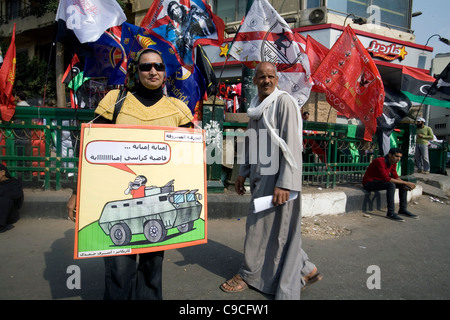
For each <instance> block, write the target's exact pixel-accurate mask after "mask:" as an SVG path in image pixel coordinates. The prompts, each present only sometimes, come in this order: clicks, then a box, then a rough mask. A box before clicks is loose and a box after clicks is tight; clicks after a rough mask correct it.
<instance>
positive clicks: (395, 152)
mask: <svg viewBox="0 0 450 320" xmlns="http://www.w3.org/2000/svg"><path fill="white" fill-rule="evenodd" d="M388 159H389V163H390V164H391V165H392V164H397V162H399V161H400V160H401V159H402V150H401V149H399V148H391V149H390V150H389V153H388Z"/></svg>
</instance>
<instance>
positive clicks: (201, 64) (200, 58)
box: [195, 45, 218, 100]
mask: <svg viewBox="0 0 450 320" xmlns="http://www.w3.org/2000/svg"><path fill="white" fill-rule="evenodd" d="M195 65H196V67H197V68H198V72H200V73H201V74H202V76H203V78H204V82H205V85H206V94H207V96H210V95H216V93H217V84H218V83H217V78H216V74H215V73H214V69H213V67H212V65H211V61H209V58H208V56H207V55H206V52H205V51H204V50H203V48H202V46H201V45H198V46H197V53H196V56H195ZM205 100H206V99H205Z"/></svg>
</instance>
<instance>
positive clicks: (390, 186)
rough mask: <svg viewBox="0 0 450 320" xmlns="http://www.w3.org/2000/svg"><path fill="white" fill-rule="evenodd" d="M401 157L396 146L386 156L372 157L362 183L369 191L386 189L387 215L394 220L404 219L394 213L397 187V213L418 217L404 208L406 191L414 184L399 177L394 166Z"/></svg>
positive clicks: (400, 152) (412, 187) (405, 205)
mask: <svg viewBox="0 0 450 320" xmlns="http://www.w3.org/2000/svg"><path fill="white" fill-rule="evenodd" d="M401 158H402V151H401V150H400V149H398V148H392V149H390V150H389V153H388V154H387V155H386V156H384V157H379V158H377V159H374V160H373V161H372V163H371V164H370V165H369V167H368V168H367V170H366V173H365V174H364V177H363V180H362V184H363V187H364V189H365V190H367V191H369V192H370V191H378V190H386V198H387V207H388V211H387V217H388V218H390V219H392V220H395V221H405V220H404V219H403V218H402V217H400V216H398V215H397V214H396V213H395V205H394V194H395V189H396V188H398V190H399V197H400V208H399V211H398V213H399V214H402V215H405V216H408V217H410V218H413V219H418V216H416V215H415V214H412V213H411V212H409V211H408V210H407V209H406V207H407V205H408V202H407V192H408V191H409V190H412V189H414V188H415V187H416V185H415V184H414V183H412V182H409V181H404V180H402V179H400V178H399V176H398V174H397V170H396V167H397V163H398V162H399V161H400V159H401Z"/></svg>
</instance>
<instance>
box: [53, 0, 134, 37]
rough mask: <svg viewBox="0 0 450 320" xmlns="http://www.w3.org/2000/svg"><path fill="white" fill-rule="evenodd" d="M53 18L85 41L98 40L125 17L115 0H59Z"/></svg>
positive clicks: (124, 19)
mask: <svg viewBox="0 0 450 320" xmlns="http://www.w3.org/2000/svg"><path fill="white" fill-rule="evenodd" d="M55 20H56V21H58V23H59V24H61V25H65V27H66V28H67V29H69V30H71V31H73V33H74V34H75V36H76V37H77V38H78V40H79V41H80V42H81V43H86V42H94V41H96V40H98V39H99V38H100V37H101V36H102V34H103V32H104V31H106V30H107V29H109V28H111V27H114V26H120V25H121V24H122V23H123V22H125V21H126V20H127V17H126V16H125V13H124V12H123V10H122V8H121V7H120V5H119V4H118V3H117V1H116V0H89V1H80V0H61V1H60V2H59V6H58V11H57V12H56V19H55Z"/></svg>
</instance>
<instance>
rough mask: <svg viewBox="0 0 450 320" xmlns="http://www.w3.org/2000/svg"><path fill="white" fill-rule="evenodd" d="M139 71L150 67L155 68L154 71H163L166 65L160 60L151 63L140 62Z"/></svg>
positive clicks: (147, 69) (148, 69) (150, 68)
mask: <svg viewBox="0 0 450 320" xmlns="http://www.w3.org/2000/svg"><path fill="white" fill-rule="evenodd" d="M138 68H139V70H140V71H150V70H152V68H155V70H156V71H165V70H166V67H165V66H164V63H160V62H153V63H141V64H140V65H139V66H138Z"/></svg>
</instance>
